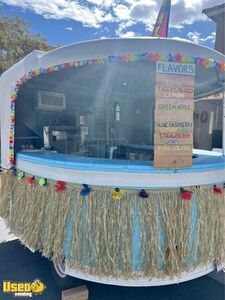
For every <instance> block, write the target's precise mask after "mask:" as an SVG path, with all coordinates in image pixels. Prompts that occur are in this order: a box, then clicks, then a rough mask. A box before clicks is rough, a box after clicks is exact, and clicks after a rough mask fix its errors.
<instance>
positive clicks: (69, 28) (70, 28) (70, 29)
mask: <svg viewBox="0 0 225 300" xmlns="http://www.w3.org/2000/svg"><path fill="white" fill-rule="evenodd" d="M65 30H68V31H73V28H72V27H66V28H65Z"/></svg>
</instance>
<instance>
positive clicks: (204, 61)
mask: <svg viewBox="0 0 225 300" xmlns="http://www.w3.org/2000/svg"><path fill="white" fill-rule="evenodd" d="M134 61H149V62H156V61H164V62H177V63H193V64H196V65H200V66H203V67H205V68H216V69H217V70H219V71H225V63H223V62H217V61H215V60H213V59H211V58H201V57H193V56H184V55H180V54H176V55H172V54H168V55H164V54H159V53H149V52H146V53H136V54H127V55H119V56H109V57H108V58H104V59H88V60H82V61H73V62H68V63H63V64H58V65H55V66H52V67H48V68H37V69H34V70H32V71H30V72H28V73H27V74H25V75H24V76H23V77H22V78H21V79H19V80H17V82H16V85H15V87H14V90H13V93H12V95H11V106H10V109H11V110H10V131H9V163H10V167H13V166H14V135H15V103H16V98H17V97H18V93H19V90H20V89H21V87H22V85H23V84H24V83H26V82H27V81H28V80H30V79H32V78H35V77H38V76H39V75H41V74H46V73H52V72H57V71H60V70H63V69H68V68H73V67H81V66H85V65H102V64H107V63H113V62H134Z"/></svg>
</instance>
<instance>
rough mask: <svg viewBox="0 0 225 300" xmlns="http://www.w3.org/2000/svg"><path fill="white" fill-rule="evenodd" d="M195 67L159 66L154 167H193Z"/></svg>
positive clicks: (190, 65)
mask: <svg viewBox="0 0 225 300" xmlns="http://www.w3.org/2000/svg"><path fill="white" fill-rule="evenodd" d="M194 80H195V65H194V64H185V63H173V62H161V61H159V62H157V63H156V84H155V98H156V101H155V135H154V166H155V167H158V168H179V167H188V166H191V165H192V149H193V110H194V103H193V99H194Z"/></svg>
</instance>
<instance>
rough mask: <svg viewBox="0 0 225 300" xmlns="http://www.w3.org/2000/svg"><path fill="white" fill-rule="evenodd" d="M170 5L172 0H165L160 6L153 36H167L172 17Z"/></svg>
mask: <svg viewBox="0 0 225 300" xmlns="http://www.w3.org/2000/svg"><path fill="white" fill-rule="evenodd" d="M170 7H171V0H163V3H162V6H161V8H160V11H159V14H158V17H157V20H156V23H155V26H154V29H153V32H152V36H153V37H167V36H168V27H169V19H170Z"/></svg>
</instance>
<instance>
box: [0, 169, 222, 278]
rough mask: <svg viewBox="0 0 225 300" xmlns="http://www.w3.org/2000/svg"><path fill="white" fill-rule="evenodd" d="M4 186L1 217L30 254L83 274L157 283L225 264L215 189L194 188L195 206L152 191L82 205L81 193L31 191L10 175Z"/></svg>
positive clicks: (98, 197)
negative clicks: (155, 280) (141, 195)
mask: <svg viewBox="0 0 225 300" xmlns="http://www.w3.org/2000/svg"><path fill="white" fill-rule="evenodd" d="M0 180H1V194H0V216H1V217H2V218H4V219H5V220H6V221H7V223H8V226H9V227H10V229H11V231H12V232H13V233H14V234H15V235H17V236H18V237H19V238H20V240H21V241H22V242H23V243H24V244H25V245H26V246H27V247H29V248H32V249H34V250H39V251H41V252H42V253H43V255H44V256H46V257H48V258H50V259H52V260H53V261H55V262H62V261H66V263H67V264H68V266H69V267H71V268H75V269H76V270H78V271H80V272H85V273H88V274H94V275H97V276H100V277H101V276H113V277H123V278H125V279H129V278H133V279H135V278H139V277H140V276H142V277H148V278H149V280H150V279H151V278H153V277H156V278H163V277H166V276H170V277H173V276H179V275H180V274H181V273H182V272H183V271H190V270H192V269H194V268H196V267H202V266H205V265H210V264H212V263H213V262H214V260H215V259H218V260H222V261H224V260H225V197H224V193H223V194H221V195H218V194H215V193H213V187H212V186H203V187H193V188H192V191H193V200H192V201H190V202H188V201H183V200H181V198H180V191H179V190H178V189H177V190H176V189H175V190H152V191H149V194H150V195H149V198H147V199H142V198H139V197H138V195H137V191H126V196H125V197H124V198H123V199H122V200H120V201H113V200H112V199H111V191H110V190H109V189H106V188H103V189H100V188H96V189H95V188H94V189H93V191H92V192H91V193H90V194H89V196H86V197H80V195H79V193H80V189H81V187H80V186H77V185H72V184H71V185H70V186H69V187H68V188H67V190H66V191H64V192H58V193H57V192H55V191H54V184H53V183H51V182H49V183H48V186H47V187H41V186H39V185H37V184H36V185H32V186H29V185H28V184H27V183H26V181H25V180H21V181H19V180H17V178H16V177H13V176H12V175H11V173H10V172H9V171H5V172H3V174H2V175H1V176H0ZM196 201H197V202H196ZM195 202H196V209H195V208H194V207H193V205H195ZM195 210H196V211H195ZM193 211H194V212H195V213H196V214H197V219H196V218H195V219H193V218H192V217H191V215H192V214H193ZM196 220H197V221H196ZM135 232H136V233H135ZM137 232H139V234H137ZM135 235H138V236H139V238H138V241H134V236H135ZM191 236H192V239H193V240H192V241H191ZM135 242H136V243H138V249H136V250H135V251H136V252H138V253H136V254H135V253H134V243H135ZM65 248H67V250H68V251H67V253H65V252H66V250H65ZM135 256H137V257H136V259H134V257H135ZM134 261H136V265H135V263H134ZM137 261H138V263H137Z"/></svg>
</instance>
